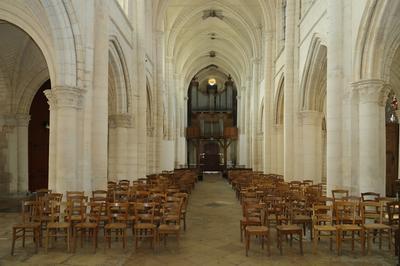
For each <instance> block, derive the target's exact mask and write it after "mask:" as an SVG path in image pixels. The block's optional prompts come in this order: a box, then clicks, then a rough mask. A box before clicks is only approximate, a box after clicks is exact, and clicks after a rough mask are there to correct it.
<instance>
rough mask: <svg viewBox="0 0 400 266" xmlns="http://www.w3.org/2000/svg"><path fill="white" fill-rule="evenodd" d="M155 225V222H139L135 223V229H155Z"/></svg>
mask: <svg viewBox="0 0 400 266" xmlns="http://www.w3.org/2000/svg"><path fill="white" fill-rule="evenodd" d="M155 228H156V225H155V224H150V223H140V224H136V225H135V229H138V230H139V229H155Z"/></svg>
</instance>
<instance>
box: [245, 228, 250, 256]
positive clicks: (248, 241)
mask: <svg viewBox="0 0 400 266" xmlns="http://www.w3.org/2000/svg"><path fill="white" fill-rule="evenodd" d="M244 236H245V239H246V256H248V255H249V254H248V252H249V248H250V235H249V234H248V233H247V232H245V233H244Z"/></svg>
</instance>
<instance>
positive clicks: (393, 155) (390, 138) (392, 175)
mask: <svg viewBox="0 0 400 266" xmlns="http://www.w3.org/2000/svg"><path fill="white" fill-rule="evenodd" d="M398 165H399V124H397V123H390V124H386V195H387V196H391V197H393V196H395V194H396V191H395V181H396V180H397V176H398Z"/></svg>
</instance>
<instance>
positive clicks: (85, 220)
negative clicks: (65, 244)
mask: <svg viewBox="0 0 400 266" xmlns="http://www.w3.org/2000/svg"><path fill="white" fill-rule="evenodd" d="M101 205H102V203H99V202H90V203H88V206H89V207H90V212H89V214H88V215H83V216H82V220H81V222H79V223H78V224H76V225H75V226H74V252H75V251H76V241H77V239H78V233H80V239H81V248H82V247H83V239H84V238H85V237H86V232H88V236H89V237H92V240H93V249H94V252H96V248H97V235H98V232H99V226H98V225H99V221H100V215H101Z"/></svg>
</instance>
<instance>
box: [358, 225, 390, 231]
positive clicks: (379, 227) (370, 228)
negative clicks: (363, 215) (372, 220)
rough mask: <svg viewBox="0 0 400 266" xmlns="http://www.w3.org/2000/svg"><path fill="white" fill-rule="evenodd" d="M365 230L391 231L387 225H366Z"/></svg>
mask: <svg viewBox="0 0 400 266" xmlns="http://www.w3.org/2000/svg"><path fill="white" fill-rule="evenodd" d="M364 228H365V229H367V230H375V229H376V230H380V229H391V227H390V226H389V225H387V224H364Z"/></svg>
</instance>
